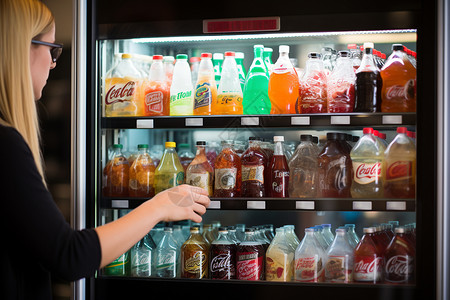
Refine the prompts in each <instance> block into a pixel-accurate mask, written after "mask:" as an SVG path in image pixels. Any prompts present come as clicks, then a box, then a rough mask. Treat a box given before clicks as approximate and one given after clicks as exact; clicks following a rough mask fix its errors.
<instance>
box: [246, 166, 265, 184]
mask: <svg viewBox="0 0 450 300" xmlns="http://www.w3.org/2000/svg"><path fill="white" fill-rule="evenodd" d="M249 180H254V181H259V182H261V183H264V166H242V182H244V181H249Z"/></svg>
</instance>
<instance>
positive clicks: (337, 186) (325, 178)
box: [318, 132, 352, 198]
mask: <svg viewBox="0 0 450 300" xmlns="http://www.w3.org/2000/svg"><path fill="white" fill-rule="evenodd" d="M343 141H345V136H344V135H342V134H339V133H336V132H329V133H327V143H326V144H325V147H324V148H323V150H322V151H321V152H320V154H319V156H318V175H319V176H318V177H319V190H320V191H321V196H322V197H324V198H349V197H350V188H351V184H352V176H351V175H352V161H351V159H350V153H349V152H348V149H347V148H346V146H345V145H344V144H343Z"/></svg>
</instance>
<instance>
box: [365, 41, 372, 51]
mask: <svg viewBox="0 0 450 300" xmlns="http://www.w3.org/2000/svg"><path fill="white" fill-rule="evenodd" d="M373 47H374V45H373V43H372V42H365V43H364V49H367V48H372V49H373Z"/></svg>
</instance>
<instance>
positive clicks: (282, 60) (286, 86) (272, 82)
mask: <svg viewBox="0 0 450 300" xmlns="http://www.w3.org/2000/svg"><path fill="white" fill-rule="evenodd" d="M279 52H280V57H279V58H278V60H277V62H276V63H275V65H274V67H273V70H272V74H271V75H270V79H269V91H268V92H269V98H270V102H271V110H270V113H271V114H273V115H275V114H295V102H296V101H297V99H298V95H299V81H298V75H297V71H296V70H295V68H294V66H293V65H292V63H291V61H290V60H289V46H285V45H281V46H280V47H279Z"/></svg>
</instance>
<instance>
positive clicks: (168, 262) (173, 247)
mask: <svg viewBox="0 0 450 300" xmlns="http://www.w3.org/2000/svg"><path fill="white" fill-rule="evenodd" d="M179 273H180V247H178V244H177V242H176V241H175V239H174V238H173V231H172V228H171V227H165V228H164V236H163V238H162V239H161V241H160V242H159V244H158V246H157V247H156V271H155V275H156V277H164V278H175V277H178V276H179Z"/></svg>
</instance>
